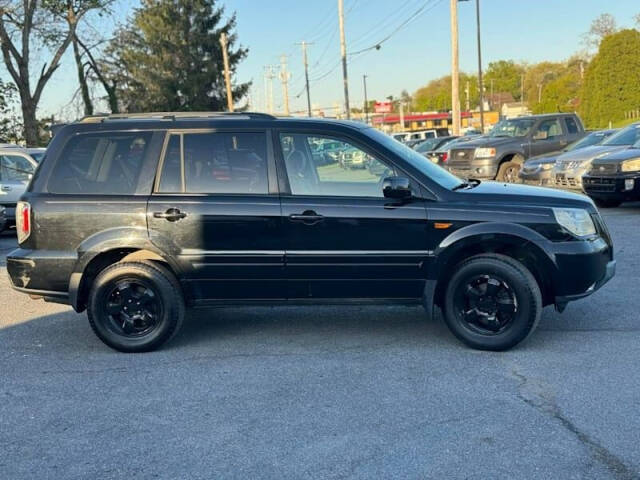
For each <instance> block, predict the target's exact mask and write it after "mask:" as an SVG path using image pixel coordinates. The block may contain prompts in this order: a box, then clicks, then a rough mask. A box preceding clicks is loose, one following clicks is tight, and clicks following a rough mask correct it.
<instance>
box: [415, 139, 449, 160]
mask: <svg viewBox="0 0 640 480" xmlns="http://www.w3.org/2000/svg"><path fill="white" fill-rule="evenodd" d="M456 138H458V137H457V136H455V137H454V136H448V137H435V138H429V139H427V140H423V141H422V142H420V143H418V144H417V145H415V146H414V147H413V149H414V150H415V151H416V152H418V153H421V154H422V155H424V156H427V154H428V153H429V152H432V151H433V150H436V149H437V148H440V147H441V146H442V145H444V144H445V143H447V142H450V141H451V140H454V139H456Z"/></svg>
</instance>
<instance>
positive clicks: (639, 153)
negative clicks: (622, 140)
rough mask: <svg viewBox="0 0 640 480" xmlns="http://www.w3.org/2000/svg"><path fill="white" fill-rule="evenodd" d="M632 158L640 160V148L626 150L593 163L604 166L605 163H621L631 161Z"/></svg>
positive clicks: (613, 153)
mask: <svg viewBox="0 0 640 480" xmlns="http://www.w3.org/2000/svg"><path fill="white" fill-rule="evenodd" d="M632 158H640V148H625V149H622V150H618V151H615V152H612V153H610V154H609V155H605V156H604V157H601V158H598V159H597V160H596V161H594V162H593V165H602V164H605V163H620V162H623V161H624V160H631V159H632Z"/></svg>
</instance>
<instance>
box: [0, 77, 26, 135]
mask: <svg viewBox="0 0 640 480" xmlns="http://www.w3.org/2000/svg"><path fill="white" fill-rule="evenodd" d="M15 103H16V87H15V86H14V85H13V84H12V83H5V82H3V81H2V79H0V142H2V143H18V142H19V141H21V140H22V123H21V122H20V120H19V119H18V118H17V115H16V114H15V112H14V110H13V105H14V104H15Z"/></svg>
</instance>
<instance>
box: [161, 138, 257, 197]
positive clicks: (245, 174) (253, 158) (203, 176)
mask: <svg viewBox="0 0 640 480" xmlns="http://www.w3.org/2000/svg"><path fill="white" fill-rule="evenodd" d="M157 191H158V192H161V193H179V192H184V193H197V194H226V193H244V194H267V193H268V191H269V187H268V176H267V139H266V134H265V133H264V132H260V133H253V132H243V133H226V132H207V133H184V134H171V136H170V137H169V142H168V144H167V148H166V149H165V157H164V160H163V162H162V173H161V175H160V181H159V183H158V188H157Z"/></svg>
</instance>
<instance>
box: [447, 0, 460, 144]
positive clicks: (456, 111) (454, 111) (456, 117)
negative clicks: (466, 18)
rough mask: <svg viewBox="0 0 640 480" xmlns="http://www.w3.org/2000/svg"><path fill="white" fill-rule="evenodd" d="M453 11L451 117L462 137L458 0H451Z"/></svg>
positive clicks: (454, 126)
mask: <svg viewBox="0 0 640 480" xmlns="http://www.w3.org/2000/svg"><path fill="white" fill-rule="evenodd" d="M449 9H450V10H451V116H452V119H451V120H452V130H453V132H452V133H453V135H460V85H459V70H460V66H459V62H458V0H450V6H449Z"/></svg>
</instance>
